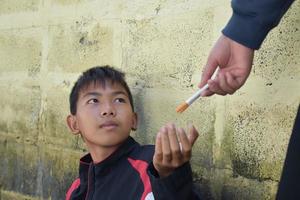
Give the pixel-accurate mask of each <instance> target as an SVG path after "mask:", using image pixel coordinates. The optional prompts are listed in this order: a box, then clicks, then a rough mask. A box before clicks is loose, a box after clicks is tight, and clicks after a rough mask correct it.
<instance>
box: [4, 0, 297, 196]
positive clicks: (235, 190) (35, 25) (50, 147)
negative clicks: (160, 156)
mask: <svg viewBox="0 0 300 200" xmlns="http://www.w3.org/2000/svg"><path fill="white" fill-rule="evenodd" d="M230 15H231V9H230V1H229V0H227V1H224V0H214V1H211V0H201V1H199V0H189V1H186V0H176V1H171V0H154V1H138V0H132V1H121V0H102V1H97V0H26V1H19V0H2V1H1V2H0V94H1V98H0V111H1V115H0V136H1V137H0V143H1V144H0V153H1V156H2V159H1V164H0V199H1V200H5V199H53V200H56V199H63V198H64V194H65V192H66V190H67V188H68V186H69V185H70V183H71V181H72V180H73V178H74V177H76V175H77V166H78V158H79V157H80V156H81V155H82V154H83V153H84V145H83V144H82V142H81V139H80V138H78V137H74V136H72V135H71V134H70V133H69V131H68V130H67V128H66V125H65V117H66V115H67V114H68V95H69V92H70V89H71V87H72V84H73V83H74V81H75V79H76V78H77V77H78V75H79V74H80V72H82V71H83V70H85V69H87V68H89V67H91V66H95V65H102V64H110V65H114V66H118V67H119V68H121V69H122V70H123V71H125V72H126V73H127V79H128V82H129V84H130V86H131V88H132V91H133V93H134V99H135V104H136V108H137V111H138V114H139V128H138V131H137V132H135V133H133V135H134V137H135V138H137V139H138V141H140V142H141V143H153V139H154V137H155V134H156V132H157V130H158V129H159V127H160V126H162V125H163V124H164V123H165V122H168V121H175V122H177V123H178V124H179V125H182V126H185V125H186V124H187V123H189V122H192V123H194V124H195V125H196V127H197V128H198V129H199V131H200V133H201V136H200V138H199V139H198V141H197V143H196V145H195V148H194V152H193V161H192V163H193V169H194V172H195V180H196V181H197V183H198V185H199V186H200V189H201V194H202V195H203V196H205V197H206V198H207V199H239V200H240V199H252V200H253V199H274V196H275V194H276V189H277V184H278V180H279V178H280V174H281V170H282V166H283V161H284V158H285V154H286V149H287V144H288V141H289V137H290V133H291V129H292V124H293V120H294V117H295V113H296V109H297V106H298V104H299V102H300V93H299V91H300V66H299V65H300V48H299V47H300V34H299V33H300V30H299V29H300V2H299V1H296V2H295V3H294V5H293V6H292V8H291V9H290V10H289V11H288V13H287V14H286V16H285V17H284V18H283V20H282V23H281V24H280V25H279V27H277V28H276V29H275V30H273V31H272V32H271V33H270V34H269V37H268V39H267V40H266V41H265V43H264V45H263V47H262V48H261V50H260V51H259V52H257V53H256V56H255V63H254V67H253V70H252V73H251V76H250V77H249V79H248V81H247V83H246V84H245V86H244V87H242V88H241V89H240V90H239V91H238V92H237V93H235V94H234V95H232V96H226V97H219V96H218V97H217V96H213V97H210V98H205V99H203V100H200V101H197V102H196V103H195V104H194V105H192V107H190V108H189V109H188V110H187V111H186V112H184V113H183V114H181V115H178V114H176V113H175V107H176V106H177V105H178V104H179V103H180V102H182V101H183V100H185V99H186V98H187V97H189V95H190V94H192V93H193V91H194V90H195V89H196V88H197V83H198V82H199V80H200V75H201V70H202V67H203V65H204V64H205V62H206V57H207V55H208V52H209V49H210V48H211V46H212V44H213V43H214V41H215V40H216V39H217V38H218V36H219V35H220V30H221V29H222V27H223V26H224V25H225V23H226V22H227V20H228V18H229V17H230Z"/></svg>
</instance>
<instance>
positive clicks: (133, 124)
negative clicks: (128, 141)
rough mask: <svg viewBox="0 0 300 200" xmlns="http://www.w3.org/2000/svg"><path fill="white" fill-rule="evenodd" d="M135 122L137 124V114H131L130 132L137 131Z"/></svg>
mask: <svg viewBox="0 0 300 200" xmlns="http://www.w3.org/2000/svg"><path fill="white" fill-rule="evenodd" d="M137 122H138V117H137V114H136V113H133V116H132V126H131V130H133V131H136V129H137Z"/></svg>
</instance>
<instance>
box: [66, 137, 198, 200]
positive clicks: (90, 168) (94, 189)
mask: <svg viewBox="0 0 300 200" xmlns="http://www.w3.org/2000/svg"><path fill="white" fill-rule="evenodd" d="M153 154H154V146H153V145H145V146H141V145H139V144H138V143H137V142H136V141H135V140H134V139H133V138H131V137H129V138H128V139H127V140H126V141H125V143H124V144H123V145H122V146H121V147H120V148H119V149H118V150H117V151H116V152H114V153H113V154H112V155H111V156H109V157H108V158H107V159H105V160H104V161H102V162H100V163H98V164H93V161H92V158H91V156H90V154H87V155H86V156H84V157H82V158H81V159H80V167H79V178H78V179H76V180H75V181H74V182H73V184H72V186H71V187H70V189H69V191H68V193H67V197H66V200H120V199H122V200H153V199H155V200H177V199H178V200H185V199H186V200H194V199H195V200H197V199H199V198H198V197H197V196H196V195H195V194H194V192H193V189H192V188H193V183H192V171H191V167H190V164H189V163H186V164H184V165H182V166H181V167H179V168H177V169H176V170H175V171H174V172H173V173H172V174H171V175H170V176H168V177H166V178H162V179H160V178H159V177H158V175H157V172H156V170H155V169H154V167H153V164H152V159H153ZM153 197H154V198H153Z"/></svg>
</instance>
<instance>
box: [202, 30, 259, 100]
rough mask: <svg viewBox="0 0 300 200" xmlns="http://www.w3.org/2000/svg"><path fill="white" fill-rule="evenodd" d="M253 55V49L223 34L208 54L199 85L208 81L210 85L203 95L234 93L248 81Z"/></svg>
mask: <svg viewBox="0 0 300 200" xmlns="http://www.w3.org/2000/svg"><path fill="white" fill-rule="evenodd" d="M253 57H254V50H253V49H250V48H248V47H246V46H243V45H241V44H239V43H237V42H235V41H233V40H231V39H230V38H228V37H226V36H224V35H221V37H220V38H219V39H218V41H217V42H216V44H215V45H214V47H213V49H212V50H211V52H210V54H209V56H208V60H207V64H206V66H205V68H204V71H203V73H202V78H201V82H200V84H199V85H198V86H199V87H202V86H204V85H205V84H206V83H208V85H209V88H208V89H207V90H206V91H205V92H203V94H202V96H211V95H213V94H219V95H226V94H233V93H234V92H235V91H236V90H238V89H239V88H240V87H242V86H243V85H244V83H245V82H246V80H247V78H248V76H249V74H250V71H251V68H252V62H253ZM217 67H219V68H220V70H219V72H218V75H217V77H216V78H215V79H214V80H211V79H210V78H211V76H212V74H213V73H214V71H215V70H216V68H217Z"/></svg>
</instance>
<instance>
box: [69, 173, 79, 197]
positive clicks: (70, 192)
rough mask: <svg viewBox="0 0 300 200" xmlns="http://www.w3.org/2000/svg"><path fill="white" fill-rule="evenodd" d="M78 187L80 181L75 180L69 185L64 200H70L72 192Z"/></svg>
mask: <svg viewBox="0 0 300 200" xmlns="http://www.w3.org/2000/svg"><path fill="white" fill-rule="evenodd" d="M79 185H80V179H79V178H77V179H76V180H75V181H74V182H73V183H72V185H71V187H70V188H69V190H68V192H67V195H66V200H70V198H71V194H72V192H73V191H74V190H76V189H77V188H78V187H79Z"/></svg>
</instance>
